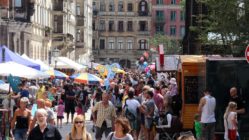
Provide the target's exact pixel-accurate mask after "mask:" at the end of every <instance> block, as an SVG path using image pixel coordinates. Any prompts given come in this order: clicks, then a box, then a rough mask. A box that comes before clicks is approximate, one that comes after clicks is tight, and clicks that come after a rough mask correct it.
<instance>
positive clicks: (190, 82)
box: [184, 76, 205, 104]
mask: <svg viewBox="0 0 249 140" xmlns="http://www.w3.org/2000/svg"><path fill="white" fill-rule="evenodd" d="M204 82H205V81H204V77H202V76H185V77H184V94H185V95H184V98H185V99H184V100H185V103H186V104H198V102H199V99H200V97H201V95H202V91H203V90H204Z"/></svg>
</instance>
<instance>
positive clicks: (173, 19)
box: [170, 11, 176, 21]
mask: <svg viewBox="0 0 249 140" xmlns="http://www.w3.org/2000/svg"><path fill="white" fill-rule="evenodd" d="M170 20H171V21H176V11H171V12H170Z"/></svg>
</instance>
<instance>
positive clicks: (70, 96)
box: [65, 85, 75, 123]
mask: <svg viewBox="0 0 249 140" xmlns="http://www.w3.org/2000/svg"><path fill="white" fill-rule="evenodd" d="M65 94H66V100H65V110H66V113H67V123H68V119H69V114H70V113H71V123H73V118H74V113H75V92H74V91H73V85H69V86H68V90H67V91H65Z"/></svg>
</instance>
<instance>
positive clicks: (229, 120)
mask: <svg viewBox="0 0 249 140" xmlns="http://www.w3.org/2000/svg"><path fill="white" fill-rule="evenodd" d="M234 117H236V118H237V113H236V112H229V114H228V116H227V119H225V118H224V127H225V134H224V139H225V140H229V139H228V129H236V126H234V124H233V123H232V119H233V118H234ZM237 135H239V133H238V132H237Z"/></svg>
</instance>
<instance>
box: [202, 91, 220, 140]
mask: <svg viewBox="0 0 249 140" xmlns="http://www.w3.org/2000/svg"><path fill="white" fill-rule="evenodd" d="M203 93H204V97H202V98H201V99H200V103H199V107H198V111H199V113H200V114H201V130H202V132H201V138H202V139H203V140H214V139H215V138H214V131H215V122H216V120H215V107H216V99H215V98H214V97H213V96H211V95H210V92H209V90H205V91H204V92H203Z"/></svg>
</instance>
